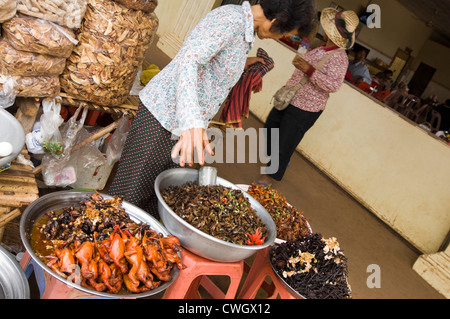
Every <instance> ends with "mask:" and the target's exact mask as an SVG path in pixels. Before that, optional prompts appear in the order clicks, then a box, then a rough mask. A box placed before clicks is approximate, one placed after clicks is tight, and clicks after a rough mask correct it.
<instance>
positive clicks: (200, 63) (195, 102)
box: [139, 1, 255, 136]
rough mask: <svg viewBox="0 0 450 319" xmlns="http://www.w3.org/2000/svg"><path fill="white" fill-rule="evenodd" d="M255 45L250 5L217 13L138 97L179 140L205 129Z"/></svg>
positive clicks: (207, 18)
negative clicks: (185, 133)
mask: <svg viewBox="0 0 450 319" xmlns="http://www.w3.org/2000/svg"><path fill="white" fill-rule="evenodd" d="M254 41H255V34H254V26H253V15H252V11H251V8H250V4H249V3H248V1H246V2H244V3H243V4H242V5H226V6H222V7H219V8H217V9H214V10H212V11H211V12H209V13H208V14H207V15H206V16H205V18H203V19H202V20H201V21H200V22H199V23H198V25H197V26H196V27H195V28H194V29H193V30H192V32H191V33H190V34H189V36H188V37H187V38H186V40H185V41H184V43H183V45H182V47H181V49H180V51H179V52H178V54H177V55H176V56H175V58H174V59H173V60H172V61H171V62H170V63H169V64H168V65H167V66H166V67H165V68H163V69H162V70H161V71H160V72H159V73H158V74H157V75H156V76H155V77H154V78H153V79H152V80H151V81H150V82H149V83H148V84H147V85H146V86H145V88H144V89H143V90H142V91H141V92H140V93H139V97H140V99H141V101H142V103H143V104H144V105H145V106H146V107H147V108H148V110H149V111H150V112H151V113H152V114H153V115H154V116H155V118H156V119H157V120H158V121H159V122H160V123H161V125H162V126H163V127H164V128H165V129H167V130H168V131H170V132H172V133H173V134H174V135H178V136H179V135H181V133H182V132H183V131H185V130H187V129H191V128H204V129H206V128H207V127H208V125H209V122H210V121H211V119H212V118H213V117H214V115H215V114H216V113H217V112H218V110H219V108H220V106H221V105H222V103H223V101H224V100H225V99H226V97H227V95H228V93H229V92H230V90H231V89H232V88H233V86H234V85H235V84H236V82H237V81H238V80H239V78H240V76H241V74H242V72H243V71H244V67H245V62H246V59H247V55H248V52H249V51H250V50H251V48H252V47H253V43H254Z"/></svg>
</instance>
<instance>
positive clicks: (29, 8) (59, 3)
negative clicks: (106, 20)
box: [17, 0, 86, 29]
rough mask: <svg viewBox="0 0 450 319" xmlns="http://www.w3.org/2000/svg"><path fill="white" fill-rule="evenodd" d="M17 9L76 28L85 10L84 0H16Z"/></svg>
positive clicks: (29, 14)
mask: <svg viewBox="0 0 450 319" xmlns="http://www.w3.org/2000/svg"><path fill="white" fill-rule="evenodd" d="M17 11H19V12H21V13H24V14H26V15H28V16H32V17H36V18H40V19H44V20H47V21H53V22H56V23H58V24H60V25H64V26H67V27H69V28H71V29H77V28H79V27H80V25H81V20H82V19H83V16H84V13H85V11H86V0H18V5H17Z"/></svg>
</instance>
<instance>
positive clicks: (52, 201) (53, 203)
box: [20, 191, 179, 298]
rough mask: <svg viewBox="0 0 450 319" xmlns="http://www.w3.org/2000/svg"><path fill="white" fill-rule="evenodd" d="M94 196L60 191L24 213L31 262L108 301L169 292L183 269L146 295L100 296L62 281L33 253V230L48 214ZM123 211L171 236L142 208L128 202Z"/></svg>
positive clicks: (22, 227)
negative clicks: (42, 217)
mask: <svg viewBox="0 0 450 319" xmlns="http://www.w3.org/2000/svg"><path fill="white" fill-rule="evenodd" d="M89 194H92V192H87V191H60V192H54V193H50V194H47V195H45V196H42V197H40V198H39V199H37V200H35V201H34V202H33V203H31V204H30V205H29V206H28V207H27V208H26V209H25V211H24V212H23V214H22V217H21V219H20V238H21V239H22V242H23V244H24V246H25V248H26V250H27V251H28V253H29V254H30V256H31V258H33V259H34V261H35V262H36V263H37V264H38V265H39V266H41V268H42V269H44V270H45V271H47V272H48V273H49V274H50V275H52V276H53V277H55V278H56V279H58V280H60V281H62V282H63V283H65V284H67V285H69V286H71V287H73V288H76V289H79V290H82V291H84V292H87V293H90V294H93V295H97V296H102V297H108V298H142V297H148V296H152V295H155V294H157V293H159V292H161V291H163V290H165V289H166V288H167V287H169V286H170V285H171V284H172V283H173V281H174V280H175V279H176V278H177V277H178V273H179V269H178V268H177V267H174V268H173V269H172V272H171V275H172V280H171V281H168V282H166V283H164V284H161V285H160V286H159V287H157V288H156V289H154V290H150V291H146V292H143V293H129V294H111V293H107V292H100V291H95V290H92V289H89V288H85V287H82V286H80V285H77V284H75V283H73V282H70V281H67V280H66V279H65V278H62V277H60V276H59V275H57V274H56V273H55V272H53V271H52V270H51V269H50V268H49V267H47V265H46V264H45V263H44V262H43V261H42V260H40V259H39V257H37V256H36V254H35V253H34V251H33V248H32V247H31V244H30V241H29V236H30V235H31V230H32V228H33V225H34V223H35V222H36V221H37V220H39V218H40V217H41V216H42V215H44V214H45V213H47V212H49V211H52V210H59V209H62V208H65V207H70V206H72V205H73V206H75V207H77V206H78V207H79V206H80V202H81V201H84V200H86V199H87V198H88V195H89ZM100 195H101V196H102V197H103V198H104V199H110V198H112V196H109V195H106V194H100ZM122 207H123V208H124V209H125V211H126V212H127V213H128V214H129V215H130V217H131V219H133V220H134V221H135V222H144V223H146V224H148V225H150V227H151V228H152V229H154V230H155V231H157V232H158V233H162V234H163V235H164V236H168V235H169V232H168V231H167V229H166V228H164V226H163V225H161V223H160V222H158V221H157V220H156V219H155V218H154V217H152V216H150V215H149V214H148V213H146V212H145V211H143V210H142V209H140V208H139V207H136V206H134V205H132V204H130V203H128V202H126V201H123V203H122Z"/></svg>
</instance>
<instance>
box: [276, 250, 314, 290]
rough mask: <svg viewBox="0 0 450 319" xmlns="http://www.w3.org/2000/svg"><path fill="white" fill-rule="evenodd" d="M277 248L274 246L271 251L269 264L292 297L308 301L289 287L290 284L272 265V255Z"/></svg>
mask: <svg viewBox="0 0 450 319" xmlns="http://www.w3.org/2000/svg"><path fill="white" fill-rule="evenodd" d="M275 248H276V246H272V247H270V249H269V254H268V256H269V264H270V265H271V266H272V270H273V272H274V273H275V275H276V276H277V277H278V279H279V280H280V282H281V283H282V284H283V286H284V287H285V288H286V289H287V291H289V292H290V293H291V295H292V296H294V297H295V298H297V299H306V298H305V297H303V296H302V295H301V294H300V293H299V292H298V291H297V290H295V289H294V288H292V287H291V286H289V284H288V283H287V282H286V281H284V278H283V276H280V274H279V273H278V272H277V270H276V268H275V267H274V265H273V264H272V260H271V257H272V253H273V251H274V250H275Z"/></svg>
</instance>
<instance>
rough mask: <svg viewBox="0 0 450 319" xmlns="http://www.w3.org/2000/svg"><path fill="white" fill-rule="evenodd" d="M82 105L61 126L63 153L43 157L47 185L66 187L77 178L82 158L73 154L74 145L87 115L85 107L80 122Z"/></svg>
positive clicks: (43, 175) (43, 172) (43, 171)
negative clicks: (56, 155) (58, 155)
mask: <svg viewBox="0 0 450 319" xmlns="http://www.w3.org/2000/svg"><path fill="white" fill-rule="evenodd" d="M81 109H82V107H81V106H80V107H79V108H78V109H77V110H76V112H75V114H74V115H72V117H71V118H70V119H69V120H68V121H67V123H65V125H64V126H63V127H62V128H61V132H62V134H63V136H64V138H63V142H62V144H63V151H62V155H61V156H60V157H59V158H58V157H54V156H52V155H50V154H46V155H44V157H43V158H42V164H41V165H42V177H43V178H44V183H45V185H47V186H58V187H66V186H68V185H70V184H73V183H75V182H76V180H77V166H78V163H77V162H78V161H79V160H80V159H78V158H75V159H74V157H72V156H71V152H72V147H73V146H74V144H75V142H76V137H77V134H78V132H79V131H80V130H81V128H82V127H83V124H84V121H85V120H86V116H87V111H88V110H87V109H84V108H83V114H82V116H81V119H80V121H79V122H77V121H76V120H77V118H78V115H79V113H80V111H81Z"/></svg>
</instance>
